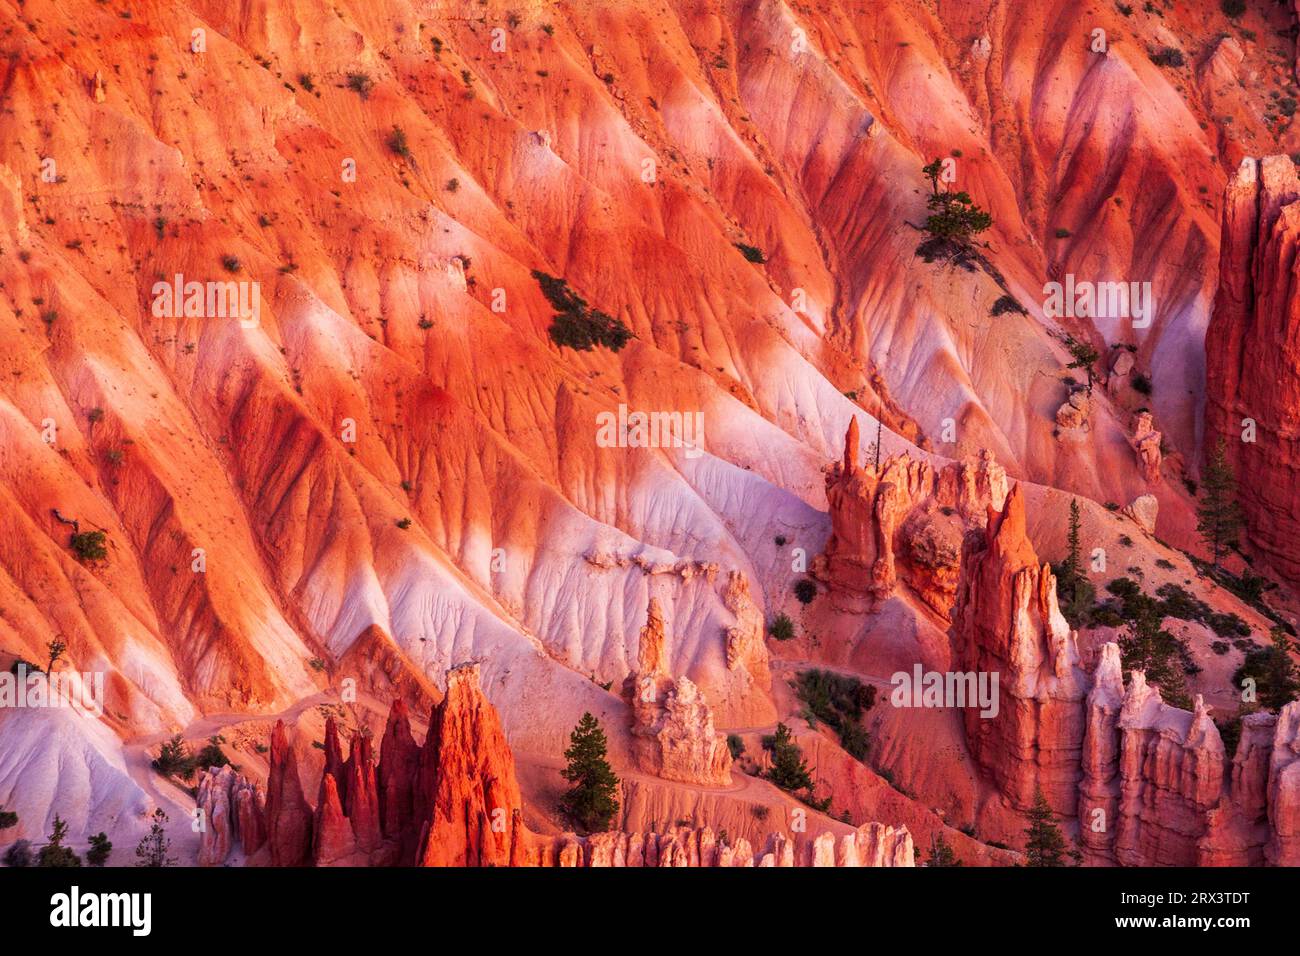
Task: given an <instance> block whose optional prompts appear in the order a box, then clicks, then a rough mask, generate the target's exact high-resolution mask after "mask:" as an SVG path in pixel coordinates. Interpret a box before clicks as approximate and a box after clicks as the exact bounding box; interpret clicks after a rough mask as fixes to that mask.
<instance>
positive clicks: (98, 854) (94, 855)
mask: <svg viewBox="0 0 1300 956" xmlns="http://www.w3.org/2000/svg"><path fill="white" fill-rule="evenodd" d="M112 852H113V844H112V843H111V842H110V841H109V839H108V834H107V833H96V834H95V835H94V836H92V837H91V838H90V849H89V850H87V851H86V863H87V864H88V865H90V866H103V865H104V864H105V863H107V862H108V857H109V854H111V853H112Z"/></svg>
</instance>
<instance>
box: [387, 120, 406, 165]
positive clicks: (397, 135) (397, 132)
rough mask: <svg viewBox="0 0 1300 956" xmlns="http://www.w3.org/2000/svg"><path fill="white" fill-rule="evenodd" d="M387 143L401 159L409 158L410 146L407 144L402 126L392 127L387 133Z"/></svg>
mask: <svg viewBox="0 0 1300 956" xmlns="http://www.w3.org/2000/svg"><path fill="white" fill-rule="evenodd" d="M387 145H388V148H389V150H390V151H392V152H393V153H395V154H396V155H398V156H400V157H402V159H410V157H411V147H410V146H409V145H407V142H406V131H405V130H403V129H402V127H400V126H394V127H393V131H392V132H391V133H389V134H388V140H387Z"/></svg>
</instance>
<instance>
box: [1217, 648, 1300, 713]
mask: <svg viewBox="0 0 1300 956" xmlns="http://www.w3.org/2000/svg"><path fill="white" fill-rule="evenodd" d="M1269 636H1270V637H1271V638H1272V639H1273V645H1272V646H1271V647H1263V648H1259V649H1258V650H1252V651H1250V652H1248V653H1247V654H1246V660H1245V661H1244V662H1243V663H1242V665H1241V666H1240V667H1239V668H1237V670H1236V672H1235V673H1234V674H1233V675H1232V682H1233V683H1234V684H1235V685H1236V686H1237V687H1238V688H1240V687H1241V685H1242V682H1243V681H1244V680H1246V679H1247V678H1250V679H1253V680H1254V682H1255V693H1256V697H1257V700H1258V702H1259V705H1260V706H1261V707H1266V708H1268V709H1269V710H1271V711H1273V712H1274V713H1276V712H1277V711H1279V710H1281V709H1282V708H1283V707H1285V706H1286V705H1287V704H1289V703H1290V702H1291V701H1293V700H1296V699H1297V698H1300V671H1297V669H1296V664H1295V661H1293V660H1292V659H1291V653H1292V652H1293V651H1294V650H1295V645H1294V643H1293V642H1292V641H1291V640H1290V638H1288V637H1287V636H1286V633H1285V632H1284V631H1283V630H1282V629H1281V628H1278V627H1275V628H1273V630H1272V632H1271V633H1270V635H1269Z"/></svg>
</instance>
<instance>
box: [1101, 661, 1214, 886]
mask: <svg viewBox="0 0 1300 956" xmlns="http://www.w3.org/2000/svg"><path fill="white" fill-rule="evenodd" d="M1119 729H1120V739H1121V745H1120V755H1119V756H1120V759H1119V778H1120V802H1119V815H1118V818H1117V820H1116V821H1115V859H1116V861H1117V862H1119V863H1120V864H1122V865H1124V866H1193V865H1195V863H1196V845H1197V842H1198V841H1199V840H1200V838H1201V837H1202V836H1203V835H1204V834H1205V831H1206V828H1207V826H1208V823H1207V816H1208V814H1209V812H1210V810H1211V809H1213V808H1214V806H1215V805H1216V804H1217V803H1218V802H1219V797H1220V795H1221V792H1222V788H1223V769H1224V751H1223V741H1222V740H1221V739H1220V738H1219V731H1218V728H1216V727H1215V726H1214V722H1213V721H1212V720H1210V716H1209V711H1208V709H1207V708H1206V706H1205V704H1204V702H1203V701H1202V699H1201V697H1200V695H1197V697H1196V704H1195V710H1194V711H1193V712H1192V713H1190V714H1189V713H1188V712H1187V711H1185V710H1180V709H1178V708H1177V707H1171V706H1169V705H1168V704H1166V703H1164V702H1163V701H1162V700H1161V698H1160V691H1159V690H1158V689H1157V688H1156V687H1154V686H1152V685H1150V684H1148V683H1147V682H1146V678H1145V676H1144V675H1143V674H1142V672H1141V671H1134V672H1133V673H1132V675H1130V677H1129V686H1128V692H1127V693H1126V694H1125V695H1124V706H1123V708H1122V709H1121V710H1120V717H1119Z"/></svg>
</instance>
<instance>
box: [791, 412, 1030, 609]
mask: <svg viewBox="0 0 1300 956" xmlns="http://www.w3.org/2000/svg"><path fill="white" fill-rule="evenodd" d="M859 443H860V436H859V431H858V423H857V419H853V420H852V421H851V422H850V423H849V427H848V431H847V433H846V434H845V437H844V456H843V458H842V459H841V460H840V461H837V462H835V463H833V464H832V465H830V466H829V467H828V468H827V469H826V501H827V505H828V506H829V509H830V516H831V537H830V540H829V541H828V542H827V544H826V548H825V550H824V552H823V553H822V555H820V556H819V557H818V559H817V560H816V561H815V562H814V567H813V573H814V574H815V575H816V576H817V577H818V578H820V579H821V580H822V581H824V582H825V583H826V585H827V587H828V589H829V591H830V594H831V600H832V601H833V602H834V604H835V605H836V606H837V607H838V608H840V609H842V610H846V611H850V612H858V613H861V612H864V611H867V610H870V609H874V608H878V607H879V606H880V604H881V603H882V602H883V601H885V600H886V599H887V598H888V597H889V596H890V595H892V594H893V593H894V588H895V587H896V585H897V583H898V580H899V576H900V574H901V576H902V578H903V580H904V581H905V582H906V584H907V585H908V586H909V587H910V588H911V589H912V590H913V591H914V592H915V593H916V594H917V596H918V597H920V598H921V600H922V601H924V602H925V603H926V604H927V605H928V606H929V607H930V608H931V609H932V610H934V611H935V612H937V613H938V614H940V615H943V616H947V614H948V612H949V609H950V607H951V604H952V599H953V596H954V595H955V594H956V591H957V580H958V574H959V563H960V557H961V536H962V532H963V530H964V529H965V528H968V527H974V526H982V525H983V524H984V522H985V520H986V512H987V510H988V508H990V507H993V508H994V509H997V510H1000V509H1001V508H1002V504H1003V501H1004V500H1005V498H1006V493H1007V491H1006V489H1007V479H1006V472H1005V471H1004V470H1003V469H1002V468H1001V466H999V465H998V463H997V462H996V461H995V460H994V459H993V455H992V453H990V452H988V451H984V452H982V453H981V454H980V455H979V456H978V457H975V458H970V459H967V460H966V461H962V462H950V463H948V464H946V465H943V466H942V467H939V468H936V467H935V466H934V465H933V464H931V463H930V462H929V461H926V460H917V459H913V458H912V457H911V456H910V455H909V454H906V453H905V454H902V455H896V456H892V457H889V458H886V459H885V460H884V461H883V462H881V463H880V464H876V462H875V457H876V456H875V454H874V453H872V454H871V455H870V456H869V457H870V458H871V460H870V461H869V462H868V463H867V464H865V465H864V464H861V463H860V462H859V456H860V452H859Z"/></svg>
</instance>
